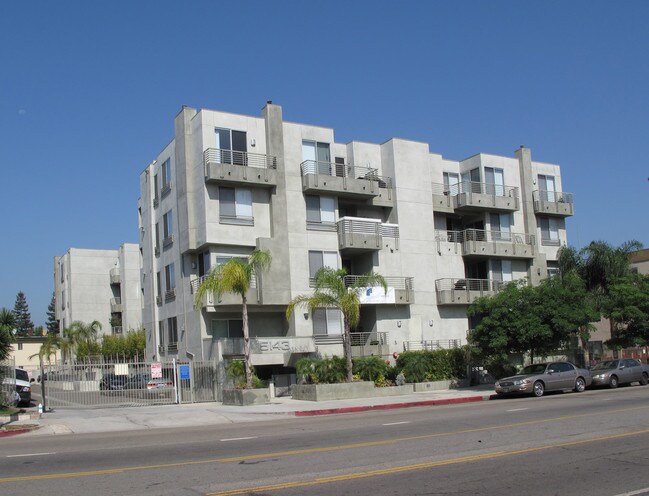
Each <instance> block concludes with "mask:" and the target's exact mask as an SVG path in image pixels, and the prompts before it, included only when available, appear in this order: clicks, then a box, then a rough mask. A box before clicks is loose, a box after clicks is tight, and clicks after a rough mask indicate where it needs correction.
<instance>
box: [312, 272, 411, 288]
mask: <svg viewBox="0 0 649 496" xmlns="http://www.w3.org/2000/svg"><path fill="white" fill-rule="evenodd" d="M361 277H363V276H354V275H348V276H345V279H344V282H345V286H346V287H348V288H349V287H351V286H353V285H354V284H355V283H356V282H358V280H359V279H360V278H361ZM384 279H385V282H386V283H387V285H388V288H394V289H398V290H405V291H412V290H413V289H414V286H415V282H414V280H415V278H414V277H384ZM309 287H310V288H315V277H309Z"/></svg>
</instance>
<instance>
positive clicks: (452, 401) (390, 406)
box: [295, 396, 489, 417]
mask: <svg viewBox="0 0 649 496" xmlns="http://www.w3.org/2000/svg"><path fill="white" fill-rule="evenodd" d="M486 399H489V398H488V397H487V398H486ZM484 400H485V397H484V396H467V397H466V398H447V399H444V400H426V401H412V402H410V403H391V404H387V405H367V406H348V407H343V408H327V409H324V410H300V411H297V412H295V416H296V417H312V416H315V415H333V414H336V413H353V412H366V411H369V410H391V409H394V408H410V407H414V406H435V405H453V404H456V403H473V402H476V401H484Z"/></svg>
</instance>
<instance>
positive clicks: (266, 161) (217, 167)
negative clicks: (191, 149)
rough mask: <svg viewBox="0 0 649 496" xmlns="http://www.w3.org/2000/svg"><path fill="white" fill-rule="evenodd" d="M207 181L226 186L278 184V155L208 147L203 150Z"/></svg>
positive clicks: (267, 186) (270, 185) (271, 185)
mask: <svg viewBox="0 0 649 496" xmlns="http://www.w3.org/2000/svg"><path fill="white" fill-rule="evenodd" d="M203 165H204V167H205V182H206V183H214V184H221V185H226V186H237V185H238V186H259V187H266V188H272V187H274V186H277V157H273V156H272V155H263V154H260V153H248V152H240V151H236V150H221V149H218V148H208V149H207V150H205V151H204V152H203Z"/></svg>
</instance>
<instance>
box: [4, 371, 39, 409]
mask: <svg viewBox="0 0 649 496" xmlns="http://www.w3.org/2000/svg"><path fill="white" fill-rule="evenodd" d="M2 383H3V384H11V385H12V386H14V388H15V392H16V393H17V394H18V396H15V395H13V396H14V398H15V399H16V403H17V406H30V405H31V403H32V384H31V382H30V381H29V374H28V373H27V371H26V370H23V369H16V377H15V378H13V377H5V378H4V379H3V380H2Z"/></svg>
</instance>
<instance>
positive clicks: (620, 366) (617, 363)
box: [590, 358, 649, 388]
mask: <svg viewBox="0 0 649 496" xmlns="http://www.w3.org/2000/svg"><path fill="white" fill-rule="evenodd" d="M590 373H591V375H592V376H593V386H608V387H610V388H616V387H618V385H620V384H630V383H632V382H639V383H640V384H642V385H643V386H646V385H647V384H649V368H648V367H647V366H646V365H643V364H642V363H640V362H639V361H638V360H635V359H633V358H625V359H621V360H606V361H604V362H600V363H598V364H597V365H595V366H594V367H593V368H591V369H590Z"/></svg>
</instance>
